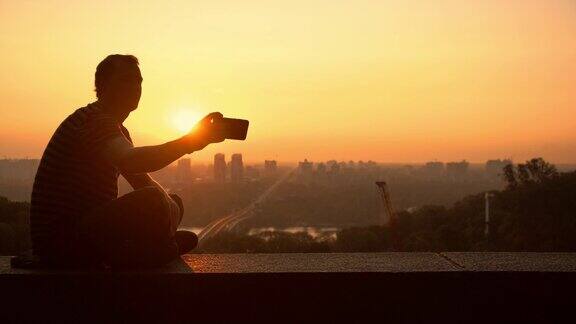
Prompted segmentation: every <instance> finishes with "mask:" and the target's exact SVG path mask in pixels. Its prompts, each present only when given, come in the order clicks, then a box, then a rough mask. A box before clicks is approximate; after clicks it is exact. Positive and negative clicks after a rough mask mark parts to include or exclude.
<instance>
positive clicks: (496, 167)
mask: <svg viewBox="0 0 576 324" xmlns="http://www.w3.org/2000/svg"><path fill="white" fill-rule="evenodd" d="M508 164H512V160H510V159H504V160H500V159H498V160H488V161H486V173H488V174H490V175H499V174H502V172H503V171H502V169H504V167H505V166H507V165H508Z"/></svg>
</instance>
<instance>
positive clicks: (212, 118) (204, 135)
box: [181, 112, 225, 153]
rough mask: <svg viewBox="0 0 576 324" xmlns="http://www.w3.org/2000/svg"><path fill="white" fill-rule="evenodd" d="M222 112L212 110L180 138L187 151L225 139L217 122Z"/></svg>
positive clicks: (197, 149) (190, 151)
mask: <svg viewBox="0 0 576 324" xmlns="http://www.w3.org/2000/svg"><path fill="white" fill-rule="evenodd" d="M220 119H222V114H221V113H219V112H213V113H210V114H208V115H206V117H204V118H202V120H201V121H199V122H198V123H197V124H196V126H194V128H192V130H191V131H190V133H188V134H186V135H185V136H183V137H182V138H181V140H182V142H183V143H184V145H185V146H186V148H187V152H188V153H192V152H194V151H199V150H201V149H203V148H204V147H206V146H207V145H208V144H211V143H219V142H222V141H224V140H225V137H224V132H223V129H222V128H221V124H220V123H219V122H218V121H219V120H220Z"/></svg>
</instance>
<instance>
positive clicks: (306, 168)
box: [298, 159, 313, 175]
mask: <svg viewBox="0 0 576 324" xmlns="http://www.w3.org/2000/svg"><path fill="white" fill-rule="evenodd" d="M312 167H313V163H312V162H308V160H307V159H304V161H302V162H298V171H300V174H302V175H310V174H312Z"/></svg>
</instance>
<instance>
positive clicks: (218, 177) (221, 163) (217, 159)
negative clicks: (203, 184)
mask: <svg viewBox="0 0 576 324" xmlns="http://www.w3.org/2000/svg"><path fill="white" fill-rule="evenodd" d="M214 181H215V182H220V183H223V182H225V181H226V159H225V156H224V154H222V153H218V154H216V155H214Z"/></svg>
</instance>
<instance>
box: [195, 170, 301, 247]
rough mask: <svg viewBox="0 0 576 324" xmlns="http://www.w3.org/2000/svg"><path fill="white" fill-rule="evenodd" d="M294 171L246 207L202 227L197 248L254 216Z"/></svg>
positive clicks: (289, 172)
mask: <svg viewBox="0 0 576 324" xmlns="http://www.w3.org/2000/svg"><path fill="white" fill-rule="evenodd" d="M295 170H296V169H291V170H290V171H288V172H286V173H284V174H283V175H282V176H280V177H279V178H278V179H277V180H276V181H275V182H274V183H273V184H272V185H271V186H270V187H268V188H267V189H266V190H265V191H264V192H263V193H262V194H260V196H258V198H256V199H255V200H254V201H252V202H251V203H250V204H249V205H248V206H246V207H244V208H242V209H241V210H238V211H235V212H232V213H231V214H230V215H228V216H225V217H222V218H220V219H217V220H215V221H213V222H212V223H210V224H208V225H207V226H206V227H204V229H202V231H200V233H198V244H199V246H200V247H201V246H202V244H203V242H205V241H206V239H209V238H210V237H213V236H215V235H216V234H218V233H220V232H222V231H227V230H231V229H233V228H234V227H235V226H236V225H237V224H238V223H240V222H241V221H243V220H245V219H247V218H250V217H252V216H253V215H254V213H253V212H254V209H256V208H257V206H258V205H260V204H261V203H262V202H264V201H265V200H266V199H268V197H270V196H271V195H272V194H273V193H274V191H276V189H277V188H278V187H279V186H280V185H281V184H282V183H284V182H285V181H286V180H287V179H288V178H290V177H291V176H292V174H293V173H294V171H295Z"/></svg>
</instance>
